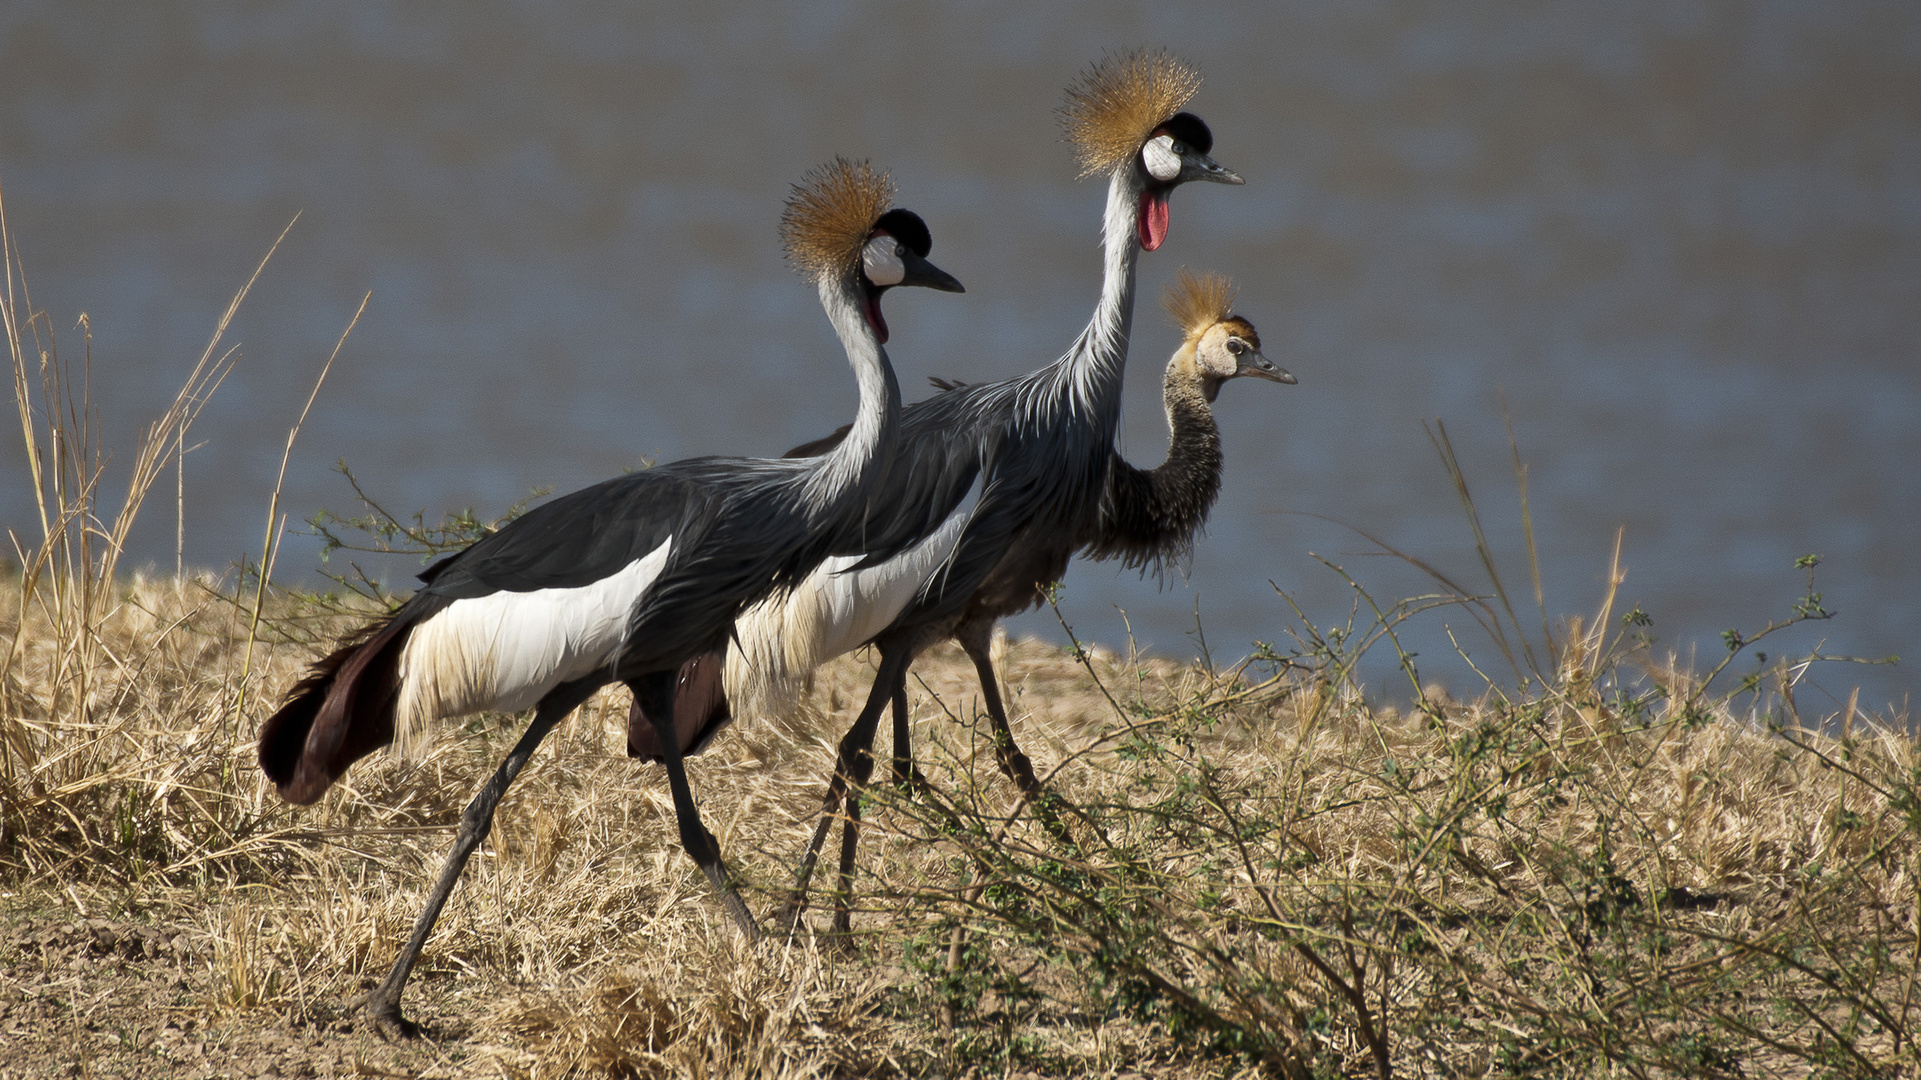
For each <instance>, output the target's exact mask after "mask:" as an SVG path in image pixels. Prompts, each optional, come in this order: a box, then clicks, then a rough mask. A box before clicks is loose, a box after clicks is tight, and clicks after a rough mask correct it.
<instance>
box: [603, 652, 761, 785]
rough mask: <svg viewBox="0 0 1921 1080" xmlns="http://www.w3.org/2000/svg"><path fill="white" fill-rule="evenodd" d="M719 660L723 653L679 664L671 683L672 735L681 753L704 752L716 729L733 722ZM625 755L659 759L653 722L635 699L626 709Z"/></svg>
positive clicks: (658, 743)
mask: <svg viewBox="0 0 1921 1080" xmlns="http://www.w3.org/2000/svg"><path fill="white" fill-rule="evenodd" d="M723 660H724V655H723V654H721V653H718V652H710V653H702V654H700V655H699V656H696V657H694V658H693V659H692V660H689V661H687V662H686V663H684V664H682V665H680V678H679V680H677V681H676V682H675V684H674V734H675V735H677V736H678V737H679V738H680V752H681V753H682V754H698V753H700V752H701V751H702V750H705V749H707V744H708V743H710V742H712V741H713V739H714V736H715V735H718V734H720V729H721V728H724V727H726V726H727V725H728V723H730V722H731V721H732V720H733V719H734V716H733V713H732V712H731V711H729V710H728V708H727V691H726V688H725V687H724V686H723V685H722V683H721V679H720V674H721V664H722V662H723ZM627 756H628V757H631V758H640V759H641V760H643V761H660V760H661V759H662V750H661V745H660V740H659V739H658V738H656V737H655V736H654V724H653V721H652V720H651V719H649V718H648V716H647V714H646V713H645V712H644V711H642V710H641V707H640V699H639V698H638V697H636V698H635V699H634V703H633V704H632V705H631V706H629V707H628V709H627Z"/></svg>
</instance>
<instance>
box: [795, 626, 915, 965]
mask: <svg viewBox="0 0 1921 1080" xmlns="http://www.w3.org/2000/svg"><path fill="white" fill-rule="evenodd" d="M879 644H880V671H879V672H877V673H876V674H875V676H874V685H873V687H872V689H870V690H869V691H868V693H867V704H866V705H864V706H862V707H861V710H860V716H859V717H857V718H856V719H855V720H854V726H853V727H851V728H848V729H847V734H846V735H843V736H842V737H841V740H840V753H839V755H838V757H837V758H836V759H835V762H834V775H833V777H832V779H830V780H829V781H828V783H827V797H826V798H825V799H823V800H822V801H821V818H820V824H819V825H817V826H815V827H814V838H813V839H812V840H811V841H809V842H808V844H807V851H806V853H805V854H803V855H802V856H801V860H800V871H799V872H798V873H797V874H795V876H794V891H793V894H792V895H791V896H789V897H788V899H787V910H786V914H785V916H784V919H785V923H786V926H787V929H788V931H789V932H790V933H791V932H792V931H793V930H794V929H795V928H796V927H798V926H799V925H800V916H801V912H803V911H805V910H807V883H808V881H809V880H811V879H812V878H813V876H814V864H815V863H817V862H819V861H820V849H821V846H822V845H824V844H825V843H826V842H827V830H828V829H830V828H832V827H833V825H834V817H835V815H836V813H837V812H838V811H839V810H840V808H841V802H842V800H843V798H845V797H846V796H848V795H849V789H850V787H852V788H858V787H859V785H861V784H865V783H866V782H867V777H868V775H869V774H870V773H871V772H872V771H873V767H874V758H873V755H872V753H871V750H872V748H873V745H874V731H875V729H876V728H878V727H879V726H880V714H881V710H883V709H885V708H887V705H888V702H889V701H890V700H891V699H892V697H893V688H894V686H895V685H896V684H897V683H900V684H902V685H905V683H904V680H905V677H906V672H907V665H908V663H909V662H910V661H912V660H913V658H914V653H913V649H911V648H910V647H909V646H908V643H907V641H906V640H905V639H904V638H898V637H897V638H891V639H885V640H882V641H881V642H880V643H879ZM855 794H857V792H856V793H855Z"/></svg>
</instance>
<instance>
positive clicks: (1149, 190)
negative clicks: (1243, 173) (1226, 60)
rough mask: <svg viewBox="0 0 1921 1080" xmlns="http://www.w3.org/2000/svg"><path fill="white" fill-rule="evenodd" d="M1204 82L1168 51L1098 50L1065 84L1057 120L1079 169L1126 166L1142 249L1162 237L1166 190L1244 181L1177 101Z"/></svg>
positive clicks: (1156, 244)
mask: <svg viewBox="0 0 1921 1080" xmlns="http://www.w3.org/2000/svg"><path fill="white" fill-rule="evenodd" d="M1200 87H1201V76H1200V73H1199V72H1197V71H1195V70H1194V69H1193V68H1192V67H1190V66H1189V65H1187V64H1186V63H1184V62H1182V61H1181V60H1179V59H1176V58H1175V57H1173V56H1170V55H1168V54H1167V53H1166V52H1152V53H1150V52H1148V51H1146V50H1139V51H1136V52H1130V53H1123V54H1120V55H1118V56H1107V57H1103V58H1102V59H1101V60H1099V61H1097V62H1096V63H1094V64H1092V65H1089V66H1088V68H1087V69H1086V70H1085V71H1083V72H1081V74H1080V77H1079V78H1077V79H1076V80H1075V81H1074V84H1073V85H1072V86H1069V87H1068V88H1067V101H1066V103H1065V104H1064V105H1062V106H1061V110H1060V112H1061V121H1062V123H1063V124H1065V125H1066V127H1067V138H1068V141H1069V142H1071V143H1073V144H1074V149H1075V151H1076V154H1077V156H1078V157H1079V158H1080V162H1081V175H1082V176H1083V177H1087V176H1093V175H1095V174H1098V173H1106V174H1110V175H1111V174H1113V173H1115V172H1116V171H1118V170H1122V169H1126V170H1129V171H1130V174H1131V175H1130V179H1132V180H1133V181H1134V182H1135V183H1136V184H1137V185H1138V187H1139V199H1140V218H1139V221H1140V223H1139V226H1138V229H1139V238H1140V243H1141V248H1142V249H1143V250H1145V251H1153V250H1154V249H1155V248H1158V247H1160V246H1161V242H1162V241H1163V240H1165V239H1166V238H1167V221H1168V212H1167V197H1168V195H1170V194H1171V193H1172V192H1173V190H1174V189H1175V188H1176V187H1178V186H1180V185H1181V184H1184V183H1187V182H1188V181H1190V180H1211V181H1214V182H1216V183H1223V184H1239V183H1242V182H1243V181H1242V180H1241V178H1240V177H1239V176H1237V175H1235V174H1234V173H1233V172H1232V171H1230V170H1228V169H1224V168H1222V167H1221V166H1219V165H1217V164H1215V162H1214V159H1213V158H1211V157H1208V156H1207V155H1208V152H1209V151H1210V150H1212V149H1213V148H1214V135H1213V133H1212V132H1210V131H1209V130H1208V129H1207V125H1206V124H1205V123H1203V122H1202V121H1201V118H1200V117H1198V116H1195V115H1194V114H1193V113H1189V112H1182V111H1181V107H1182V106H1184V105H1186V104H1187V101H1188V99H1189V98H1192V97H1193V96H1194V93H1195V92H1196V91H1197V90H1199V89H1200Z"/></svg>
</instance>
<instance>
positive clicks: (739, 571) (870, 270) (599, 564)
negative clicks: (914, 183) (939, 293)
mask: <svg viewBox="0 0 1921 1080" xmlns="http://www.w3.org/2000/svg"><path fill="white" fill-rule="evenodd" d="M892 200H893V187H892V185H891V184H890V183H889V182H888V180H887V178H886V176H885V175H883V174H880V173H877V172H876V171H874V170H873V169H872V168H871V167H870V166H868V165H867V164H866V163H864V162H862V163H858V164H857V163H852V162H848V161H845V160H838V159H837V160H836V161H834V162H833V163H831V164H829V165H827V166H824V167H822V168H821V169H818V170H816V171H815V172H813V173H810V174H809V175H808V176H807V178H806V179H805V181H804V182H803V183H802V184H800V185H797V186H796V187H795V189H794V193H793V195H792V197H791V198H790V199H789V200H788V203H787V208H786V212H785V214H784V215H783V217H782V220H781V233H782V238H783V240H784V242H785V245H786V249H787V254H788V257H789V259H790V260H792V262H793V263H794V265H795V266H796V268H797V269H798V270H800V272H801V273H802V274H803V275H805V276H807V277H809V278H811V279H812V280H813V281H814V283H815V284H816V286H817V288H818V290H819V293H820V301H821V306H822V307H824V308H825V309H826V311H827V315H828V318H829V320H830V321H831V322H832V323H833V325H834V329H835V332H836V333H837V334H838V336H839V337H840V339H841V343H842V345H843V346H844V347H845V348H846V351H847V358H848V362H849V363H850V364H851V365H852V366H853V368H854V372H855V376H856V378H857V380H858V383H859V386H860V405H859V412H858V417H857V419H856V420H855V422H854V424H853V426H852V429H851V431H850V432H849V434H848V437H847V439H846V441H845V442H844V443H843V444H842V445H841V446H839V447H836V448H835V450H834V452H832V453H830V454H827V455H825V456H823V457H819V458H815V459H812V460H808V461H795V460H789V459H752V458H721V457H705V458H692V459H688V460H685V461H678V462H674V463H673V464H669V465H661V466H657V467H655V468H652V469H648V470H645V471H643V472H638V473H633V474H630V475H628V476H623V477H620V478H618V479H615V480H609V481H606V482H604V483H601V484H596V485H594V486H593V487H589V488H586V489H584V490H581V491H577V492H574V493H572V494H570V495H565V496H562V497H561V498H558V499H555V500H553V501H552V502H549V503H546V504H544V505H542V506H539V507H536V508H535V509H533V510H532V511H529V512H528V513H527V514H526V515H524V516H522V517H520V518H519V519H517V520H515V521H513V522H512V523H511V524H509V525H507V526H506V527H505V528H502V529H501V530H500V531H499V532H496V533H494V534H492V535H491V536H488V537H486V538H485V539H482V540H480V541H479V542H477V543H475V544H474V545H473V546H471V547H469V548H467V549H466V550H464V551H462V552H460V553H459V554H457V555H454V556H451V557H449V558H447V559H443V560H441V561H440V562H438V563H436V564H434V565H433V566H431V567H429V568H428V569H427V570H426V572H425V573H423V574H422V575H421V578H422V579H423V581H424V582H425V584H424V585H423V586H422V587H421V589H420V591H419V592H417V593H415V594H414V596H413V598H412V599H411V600H409V601H407V603H405V604H403V605H402V606H401V607H400V608H399V609H398V610H396V611H395V612H394V613H393V614H391V615H389V616H388V617H386V618H385V619H382V620H380V621H379V622H376V623H374V624H373V625H371V626H369V627H367V628H366V629H365V630H363V631H362V632H361V633H359V634H357V635H354V636H353V637H352V638H351V639H349V640H348V641H347V642H346V643H345V644H343V645H342V646H341V647H340V648H339V649H338V650H336V651H335V652H334V653H333V654H332V655H330V656H328V657H327V658H326V659H324V660H322V661H320V662H319V663H318V664H316V665H315V666H314V668H313V669H312V670H311V671H310V672H309V674H308V675H307V677H306V678H304V679H303V680H302V681H301V682H300V683H299V684H297V685H296V686H295V687H294V688H293V690H292V692H291V693H290V694H289V696H288V698H287V701H286V703H285V704H284V705H283V706H282V707H281V708H280V710H279V711H278V712H276V713H275V714H274V715H273V717H272V718H271V719H269V720H268V721H267V723H266V726H265V727H264V728H263V729H262V731H261V736H260V765H261V768H262V770H263V771H265V772H266V774H267V776H268V778H269V779H271V780H272V781H273V782H274V784H275V786H276V787H277V788H278V789H279V792H280V794H281V795H282V796H283V797H285V798H286V799H288V800H289V801H291V802H295V803H310V802H313V801H314V800H316V799H318V798H319V797H320V796H321V795H322V793H324V792H325V791H326V790H327V788H328V787H329V786H330V785H331V784H332V783H333V781H334V780H335V779H337V778H338V777H339V776H340V775H341V774H342V773H343V772H344V771H345V770H346V768H347V767H348V765H349V764H351V763H352V762H353V761H355V760H357V759H359V758H360V757H362V756H364V755H366V754H367V753H370V752H371V751H373V750H374V749H375V748H377V747H379V746H383V745H385V744H387V743H390V742H395V741H398V742H400V743H401V744H402V745H403V746H405V745H406V744H408V743H409V742H410V741H414V740H417V739H418V738H419V737H420V732H421V729H422V727H423V726H424V725H425V724H426V723H427V722H428V721H431V720H434V719H437V718H443V717H452V716H459V715H463V714H466V713H472V712H478V711H482V710H487V709H494V710H502V711H514V710H519V709H524V708H527V707H529V706H533V707H534V710H535V712H534V718H533V720H532V721H531V723H529V725H528V727H527V731H526V733H525V734H524V735H523V736H522V737H521V739H520V741H519V742H518V743H517V744H515V746H514V748H513V750H512V752H510V753H509V754H508V756H507V758H506V760H505V761H503V762H502V763H501V765H500V768H499V770H498V771H497V772H496V773H495V774H494V776H493V778H492V779H491V780H489V781H488V782H487V783H486V785H484V786H483V787H482V788H481V790H480V792H479V793H478V794H477V795H475V796H474V799H473V801H472V802H471V803H469V804H468V806H467V809H466V812H465V813H464V814H463V816H462V818H461V823H460V831H459V834H458V836H457V838H456V839H455V841H454V847H453V850H452V852H451V853H450V854H449V855H448V857H447V862H446V865H445V866H444V867H443V868H442V870H441V874H440V878H439V880H438V882H437V883H436V884H435V886H434V890H433V892H432V894H431V895H430V896H429V898H428V900H427V903H426V906H425V909H424V910H423V911H422V912H421V914H420V918H419V920H418V921H417V922H416V923H415V924H414V928H413V933H412V936H411V937H410V938H409V939H408V941H407V944H406V946H405V947H404V948H403V949H402V950H401V953H400V956H399V958H398V959H397V960H396V961H395V963H394V967H393V970H392V972H391V973H390V974H389V975H388V977H387V979H386V981H385V982H383V983H382V984H381V985H380V986H379V987H378V988H376V989H375V990H374V991H372V992H371V993H370V994H369V995H368V996H367V997H366V998H365V999H364V1001H363V1004H364V1006H365V1007H366V1008H367V1010H368V1012H369V1014H370V1016H371V1017H372V1018H373V1019H374V1021H375V1022H376V1023H377V1024H378V1025H379V1026H380V1028H381V1029H382V1030H383V1031H387V1032H390V1033H397V1034H410V1033H411V1032H412V1025H410V1024H409V1023H408V1022H407V1021H406V1020H405V1019H404V1018H403V1017H402V1016H401V1013H400V992H401V989H402V988H403V987H404V986H405V984H406V980H407V976H408V973H409V972H410V971H411V970H412V967H413V964H414V962H415V960H416V959H417V958H418V956H419V954H420V950H421V947H422V946H423V944H424V943H425V941H426V939H427V935H428V933H429V932H430V931H431V930H432V929H433V925H434V921H435V919H436V918H437V917H438V915H439V913H440V909H441V907H442V905H443V904H444V903H445V902H446V899H447V896H448V894H449V893H450V892H451V891H452V889H453V886H454V884H455V882H456V881H457V880H458V879H459V877H460V872H461V869H462V867H463V866H464V865H465V863H466V860H467V858H468V856H469V855H471V854H472V852H473V850H474V849H475V848H476V847H477V846H478V845H479V843H480V841H481V839H482V838H483V837H484V836H485V835H486V833H487V830H488V828H489V826H490V825H491V823H492V820H493V812H494V808H495V806H496V805H497V804H498V803H499V801H500V799H501V796H502V795H503V794H504V793H505V791H506V789H507V786H508V785H509V784H511V783H512V782H513V779H514V777H515V775H516V774H518V773H519V772H520V770H521V768H522V767H523V766H524V765H525V764H526V763H527V759H528V758H529V757H530V756H531V755H532V754H533V752H534V750H535V748H536V747H537V746H538V745H539V743H540V740H541V739H542V738H543V737H544V736H545V735H546V734H547V732H548V731H549V730H550V729H551V728H552V727H553V726H554V725H555V724H556V723H558V722H559V721H560V720H561V719H562V718H563V717H565V716H566V715H567V714H568V713H570V712H572V711H573V709H574V708H575V707H576V706H578V705H580V704H581V703H582V702H584V701H585V700H587V698H588V697H589V696H591V695H592V694H593V693H594V692H595V691H596V690H599V689H600V688H601V687H603V686H607V685H609V684H611V683H615V682H620V683H625V684H627V685H628V686H629V687H630V688H631V689H632V690H633V692H634V696H635V700H637V701H641V702H644V703H645V705H646V707H647V708H648V710H649V712H650V715H653V716H655V717H660V718H662V719H661V725H662V728H663V731H664V732H665V733H666V736H667V737H665V740H664V741H665V743H666V745H668V747H669V752H668V753H667V754H666V756H665V760H666V765H667V776H668V782H669V785H670V786H671V788H672V791H673V798H674V813H675V817H676V819H677V821H678V824H679V832H680V840H681V845H682V847H683V848H684V849H685V850H686V852H687V854H688V855H689V856H690V857H691V858H692V859H693V860H694V862H695V863H696V864H697V865H698V866H699V867H700V868H701V870H702V871H703V872H704V873H705V874H706V876H707V879H708V881H709V882H711V883H712V885H713V887H714V889H715V890H716V891H717V892H718V894H719V896H720V900H721V903H722V905H723V906H724V907H725V908H726V910H727V911H728V913H729V914H730V915H731V916H732V917H733V918H734V921H735V922H736V923H737V924H738V925H739V927H740V930H741V932H742V933H743V934H745V935H746V936H747V937H749V938H750V939H751V938H754V937H756V936H758V933H759V931H758V927H757V926H756V925H755V923H754V920H753V917H752V916H751V915H749V914H748V912H747V908H746V905H745V904H743V903H742V902H741V900H740V897H739V895H738V894H737V893H735V891H734V889H733V886H732V883H731V881H730V879H729V877H728V873H727V868H726V866H725V864H724V863H722V861H721V858H720V852H719V850H718V846H717V845H716V843H715V841H714V838H713V836H712V834H710V833H709V832H708V831H707V830H706V828H705V827H704V826H703V825H702V824H701V822H700V815H699V813H698V811H697V810H696V809H695V807H694V801H693V796H692V794H691V792H690V791H689V789H688V786H687V775H686V771H685V769H684V767H683V765H682V762H681V754H680V745H679V743H678V741H677V740H675V739H673V738H671V733H672V730H673V728H672V721H671V718H672V717H673V716H674V713H675V709H674V699H675V694H676V672H677V671H678V670H679V668H680V667H681V666H682V665H683V664H684V663H685V662H687V661H688V660H690V659H693V658H694V657H698V656H701V655H705V654H709V653H713V652H715V651H717V650H718V649H720V648H721V647H722V646H723V645H724V643H725V641H726V640H727V636H728V634H729V631H730V629H731V627H732V626H733V623H734V620H735V618H736V617H737V616H738V615H739V613H740V612H741V610H742V609H743V608H745V607H747V606H748V605H750V604H752V603H754V602H756V601H758V600H760V599H762V598H763V597H766V596H767V595H769V594H770V593H773V592H775V591H776V590H781V589H789V588H792V587H793V586H794V585H795V584H796V583H798V582H800V581H802V580H804V579H805V578H806V577H807V575H808V574H809V573H811V572H812V571H813V570H814V569H815V567H817V566H818V565H819V564H820V562H821V561H822V560H823V559H825V558H827V557H829V556H830V555H833V554H836V553H840V552H853V551H865V550H871V545H872V539H873V536H874V535H875V533H874V530H872V529H871V528H870V527H869V526H868V521H869V519H870V518H871V517H872V516H873V515H874V507H873V506H872V505H870V502H871V498H872V496H873V495H874V493H875V491H876V490H877V484H878V482H879V480H880V478H881V476H882V475H883V474H884V473H885V472H886V470H887V468H888V466H889V462H890V460H891V458H892V455H893V452H894V448H895V443H896V440H897V436H898V426H899V413H900V390H899V387H898V385H897V384H896V382H895V379H894V372H893V368H892V367H891V366H890V364H889V362H888V358H887V353H886V351H885V350H884V349H882V348H881V344H882V342H884V341H885V340H886V337H887V324H886V322H885V321H884V320H883V319H882V318H881V314H880V299H881V295H882V294H883V293H884V292H885V291H886V290H887V289H889V288H891V287H894V286H898V285H922V286H928V287H931V288H936V289H942V290H946V291H949V292H960V291H961V287H960V283H959V282H957V281H955V280H954V279H953V278H952V277H949V276H948V275H947V274H945V273H943V272H942V271H940V270H939V269H937V268H935V267H934V266H933V265H932V264H931V263H929V262H928V261H927V260H926V255H927V252H928V249H929V247H930V238H929V236H928V232H927V227H926V225H925V224H923V223H922V222H921V220H920V218H919V217H917V216H915V215H914V214H913V213H912V212H911V211H907V210H902V209H889V204H890V203H891V202H892Z"/></svg>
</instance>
